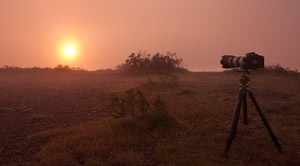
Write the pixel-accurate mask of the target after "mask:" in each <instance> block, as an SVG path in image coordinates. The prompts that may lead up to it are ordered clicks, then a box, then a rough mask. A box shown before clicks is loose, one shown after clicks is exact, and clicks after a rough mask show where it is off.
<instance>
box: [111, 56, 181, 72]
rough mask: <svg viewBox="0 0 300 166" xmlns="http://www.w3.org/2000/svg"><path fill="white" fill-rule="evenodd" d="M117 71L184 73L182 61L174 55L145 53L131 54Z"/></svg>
mask: <svg viewBox="0 0 300 166" xmlns="http://www.w3.org/2000/svg"><path fill="white" fill-rule="evenodd" d="M117 69H118V70H125V71H167V72H170V71H186V69H184V68H183V67H182V59H179V58H178V57H177V55H176V53H171V52H167V53H166V55H163V54H160V53H156V54H154V55H150V54H147V53H146V52H139V53H137V54H135V53H132V54H130V55H129V57H128V58H127V59H126V60H125V64H122V65H119V66H118V67H117Z"/></svg>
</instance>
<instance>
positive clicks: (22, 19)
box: [0, 0, 300, 71]
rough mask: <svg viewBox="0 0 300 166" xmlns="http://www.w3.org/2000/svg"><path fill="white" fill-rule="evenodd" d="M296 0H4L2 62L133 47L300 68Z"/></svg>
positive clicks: (114, 55) (114, 52)
mask: <svg viewBox="0 0 300 166" xmlns="http://www.w3.org/2000/svg"><path fill="white" fill-rule="evenodd" d="M299 7H300V1H299V0H272V1H270V0H269V1H260V0H252V1H241V0H227V1H220V0H188V1H184V0H151V1H148V0H127V1H124V0H109V1H104V0H26V1H25V0H1V2H0V22H1V26H0V36H1V37H0V66H4V65H9V66H20V67H33V66H39V67H54V66H57V65H58V64H63V65H70V66H74V67H77V66H82V67H83V68H85V69H89V70H95V69H103V68H114V67H115V66H117V65H119V64H121V63H123V62H124V60H125V59H126V58H127V57H128V56H129V55H130V54H131V53H132V52H138V51H140V50H141V51H147V53H149V54H154V53H156V52H160V53H163V54H164V53H166V52H167V51H171V52H176V53H177V55H178V56H179V57H181V58H183V60H184V63H185V67H186V68H188V69H190V70H194V71H195V70H196V71H202V70H221V65H220V64H219V61H220V57H221V56H222V55H223V54H234V55H245V53H247V52H251V51H255V52H256V53H258V54H261V55H263V56H265V63H266V65H274V64H276V63H279V64H281V65H283V66H286V67H290V68H292V69H293V68H298V69H300V56H299V53H300V47H299V43H300V31H299V29H300V10H299Z"/></svg>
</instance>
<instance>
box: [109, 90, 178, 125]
mask: <svg viewBox="0 0 300 166" xmlns="http://www.w3.org/2000/svg"><path fill="white" fill-rule="evenodd" d="M154 98H155V99H154V100H153V101H149V100H148V99H147V98H146V97H145V95H144V93H143V92H142V91H141V90H139V89H133V88H132V89H129V90H127V91H126V93H125V95H124V96H120V95H116V96H114V97H113V98H112V104H111V105H112V116H113V117H114V118H115V119H119V118H125V117H129V116H131V117H133V118H132V119H131V120H130V121H129V122H128V124H124V126H130V127H131V128H137V129H146V130H149V129H150V130H152V129H155V128H157V127H162V128H165V127H171V126H172V125H173V124H174V123H175V119H174V118H173V117H172V116H171V115H170V114H169V112H168V105H167V103H166V102H165V101H163V100H162V99H161V97H160V96H156V97H154ZM150 100H151V99H150Z"/></svg>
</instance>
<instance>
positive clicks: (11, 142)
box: [0, 73, 126, 165]
mask: <svg viewBox="0 0 300 166" xmlns="http://www.w3.org/2000/svg"><path fill="white" fill-rule="evenodd" d="M118 77H119V76H117V75H109V76H108V75H105V74H100V75H99V74H95V73H0V142H1V144H0V165H29V163H30V160H31V159H30V158H31V156H32V155H33V154H35V153H36V152H38V151H39V150H40V149H41V147H42V146H43V145H44V144H45V143H47V142H49V141H50V140H47V139H45V140H43V139H38V140H35V139H31V135H33V134H34V133H37V132H40V131H45V130H49V129H54V128H60V127H66V126H72V125H75V124H80V123H84V122H87V121H91V120H96V119H98V118H101V117H103V116H106V115H107V114H108V112H107V106H108V104H107V103H108V102H109V101H110V94H111V93H113V91H117V90H118V89H115V88H112V87H122V86H126V85H122V82H120V79H117V78H118Z"/></svg>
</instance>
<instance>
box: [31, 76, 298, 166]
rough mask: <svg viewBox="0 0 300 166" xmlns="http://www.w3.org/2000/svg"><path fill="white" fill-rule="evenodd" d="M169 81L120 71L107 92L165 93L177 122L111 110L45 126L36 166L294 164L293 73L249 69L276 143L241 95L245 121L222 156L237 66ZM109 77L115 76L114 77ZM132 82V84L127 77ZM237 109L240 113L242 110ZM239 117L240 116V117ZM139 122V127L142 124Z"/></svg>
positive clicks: (295, 92) (236, 87) (236, 86)
mask: <svg viewBox="0 0 300 166" xmlns="http://www.w3.org/2000/svg"><path fill="white" fill-rule="evenodd" d="M178 77H179V78H180V81H179V83H178V84H176V85H172V86H170V85H168V86H165V85H164V84H161V83H155V82H154V83H153V82H148V81H147V78H146V77H145V79H141V78H140V77H134V76H130V78H129V79H125V78H124V77H123V79H122V80H120V81H122V84H120V86H116V84H114V87H110V88H114V90H112V91H113V92H112V93H120V92H124V91H125V90H127V89H128V88H129V87H128V86H127V87H126V86H124V85H132V87H138V88H140V89H142V90H143V91H144V92H145V93H146V94H147V95H149V96H151V95H153V94H155V95H156V94H159V95H160V96H161V97H162V99H164V100H166V101H167V103H168V106H169V112H170V114H171V115H172V116H173V117H175V119H176V121H177V125H175V126H173V127H171V128H168V129H162V128H157V129H155V130H141V128H140V127H139V126H142V125H143V124H141V123H136V122H135V121H134V120H133V119H132V118H130V117H127V118H124V119H119V120H114V119H111V118H110V117H107V118H104V119H101V120H98V121H94V122H89V123H85V124H80V125H78V126H75V127H69V128H64V129H56V130H51V131H44V132H42V133H39V134H37V135H35V137H34V138H35V139H39V138H44V137H47V138H51V142H50V143H49V144H47V145H46V146H45V147H43V148H42V150H41V151H40V152H39V153H38V154H36V155H35V159H36V160H35V161H36V164H41V165H81V164H84V165H299V164H300V141H299V140H300V139H299V138H300V95H299V94H300V86H299V85H300V78H299V75H296V76H295V75H292V76H277V75H272V74H269V73H268V74H260V73H256V72H254V73H252V74H251V75H250V78H251V82H250V88H251V89H252V90H253V92H254V95H255V96H256V98H257V101H258V103H259V104H260V106H261V108H262V110H263V112H264V113H265V116H266V118H267V119H268V121H269V123H270V125H271V127H272V129H273V131H274V133H275V134H276V136H277V137H278V139H279V142H280V143H281V145H282V148H283V151H284V154H282V155H280V154H278V153H277V149H276V148H275V147H274V144H273V142H272V140H271V138H270V136H269V135H268V133H267V130H266V129H265V127H264V125H263V123H262V121H261V120H260V117H259V116H258V114H257V112H256V111H255V109H254V107H253V106H252V103H251V101H250V100H249V101H248V108H249V109H248V118H249V119H248V120H249V121H248V126H244V125H243V124H242V119H240V121H239V128H238V132H237V136H236V138H235V140H234V141H233V143H232V147H231V149H230V152H229V157H228V158H224V157H222V155H221V153H222V152H223V150H224V146H225V141H226V138H227V134H228V133H229V129H230V126H231V121H232V115H233V112H234V108H235V103H236V99H237V95H238V90H239V81H238V80H239V74H238V73H186V74H180V75H178ZM114 81H116V80H114ZM131 82H133V84H131ZM241 116H242V115H241ZM241 118H242V117H241ZM142 128H143V127H142Z"/></svg>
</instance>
